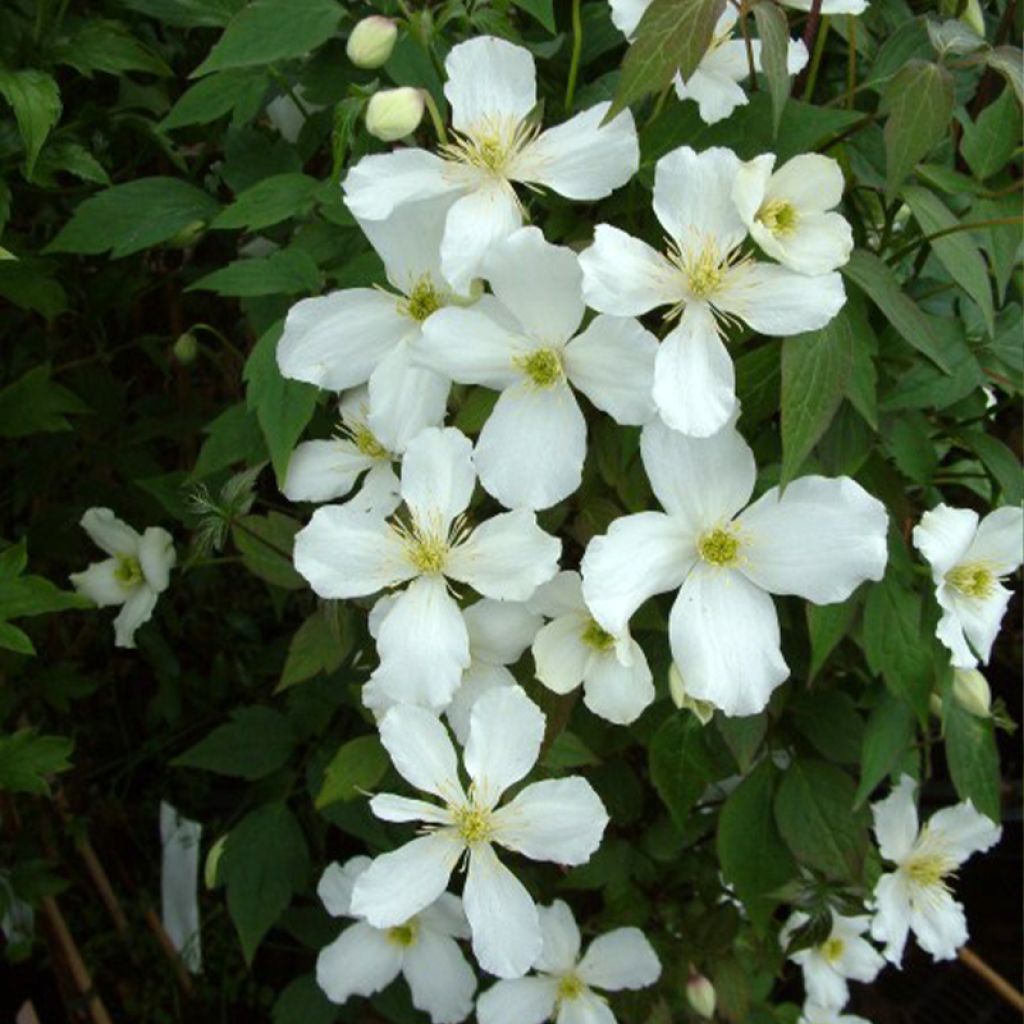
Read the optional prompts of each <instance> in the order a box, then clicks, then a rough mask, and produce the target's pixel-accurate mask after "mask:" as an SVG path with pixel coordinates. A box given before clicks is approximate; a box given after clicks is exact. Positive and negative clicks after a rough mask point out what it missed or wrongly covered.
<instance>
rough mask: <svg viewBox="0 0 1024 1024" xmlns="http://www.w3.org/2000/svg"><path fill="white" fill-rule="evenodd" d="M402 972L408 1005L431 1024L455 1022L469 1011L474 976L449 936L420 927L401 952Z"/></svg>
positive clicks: (463, 1018)
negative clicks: (403, 951) (406, 989)
mask: <svg viewBox="0 0 1024 1024" xmlns="http://www.w3.org/2000/svg"><path fill="white" fill-rule="evenodd" d="M402 973H403V974H404V975H405V980H406V981H407V982H408V983H409V991H410V992H411V993H412V1005H413V1006H415V1007H416V1009H417V1010H423V1011H424V1012H425V1013H427V1014H428V1015H429V1016H430V1019H431V1021H432V1022H433V1024H458V1022H459V1021H463V1020H465V1019H466V1018H467V1017H468V1016H469V1015H470V1013H472V1011H473V993H474V992H476V975H475V974H474V973H473V968H472V967H470V966H469V964H468V963H466V958H465V957H464V956H463V955H462V950H461V949H459V947H458V944H457V943H456V942H455V940H454V939H452V938H450V937H449V936H447V935H438V934H436V933H435V932H431V931H428V930H426V929H421V930H420V932H419V933H418V934H417V936H416V941H415V942H414V943H413V944H412V945H411V946H410V947H409V949H407V950H406V952H405V958H404V961H403V963H402Z"/></svg>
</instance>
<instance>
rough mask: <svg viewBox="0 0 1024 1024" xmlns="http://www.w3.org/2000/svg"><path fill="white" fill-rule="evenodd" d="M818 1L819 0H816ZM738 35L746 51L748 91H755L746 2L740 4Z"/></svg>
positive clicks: (752, 52)
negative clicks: (748, 72)
mask: <svg viewBox="0 0 1024 1024" xmlns="http://www.w3.org/2000/svg"><path fill="white" fill-rule="evenodd" d="M818 2H819V3H820V0H818ZM739 10H740V35H741V36H743V47H744V49H745V50H746V51H747V68H748V69H749V71H750V91H751V92H757V67H756V65H755V64H754V44H753V43H752V42H751V41H750V26H749V25H748V24H747V5H746V2H744V3H743V4H741V5H740V9H739Z"/></svg>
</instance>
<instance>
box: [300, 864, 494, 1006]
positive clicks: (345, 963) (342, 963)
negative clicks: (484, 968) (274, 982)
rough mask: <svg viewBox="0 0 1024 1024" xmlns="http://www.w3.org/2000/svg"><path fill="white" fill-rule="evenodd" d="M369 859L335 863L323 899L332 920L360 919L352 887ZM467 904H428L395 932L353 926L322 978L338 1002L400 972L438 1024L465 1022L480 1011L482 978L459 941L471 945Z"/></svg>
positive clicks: (329, 952) (325, 957)
mask: <svg viewBox="0 0 1024 1024" xmlns="http://www.w3.org/2000/svg"><path fill="white" fill-rule="evenodd" d="M371 863H372V862H371V861H370V858H369V857H353V858H352V859H351V860H349V861H347V862H346V863H345V864H344V865H341V864H331V865H330V866H329V867H328V868H327V870H326V871H324V873H323V876H322V877H321V879H320V884H319V885H318V886H317V890H316V891H317V894H318V895H319V897H320V900H321V902H322V903H323V905H324V907H326V908H327V912H328V913H329V914H330V915H331V916H332V917H357V918H358V916H359V915H357V914H354V913H353V910H352V889H353V887H354V885H355V883H356V880H357V879H358V878H359V876H360V875H361V874H362V873H363V872H364V871H365V870H366V869H367V868H368V867H369V866H370V864H371ZM468 938H469V926H468V925H467V923H466V915H465V914H464V913H463V911H462V900H460V899H459V898H458V896H453V895H451V893H447V892H445V893H441V895H440V896H438V898H437V899H436V900H435V901H434V902H433V903H431V904H430V905H429V906H426V907H424V908H423V909H422V910H421V911H419V913H417V914H414V915H413V916H412V917H410V918H409V919H408V920H407V921H403V922H402V923H401V924H397V925H393V926H392V927H390V928H374V927H373V925H370V924H367V923H366V922H365V921H363V920H357V921H356V923H355V924H352V925H349V927H348V928H346V929H345V930H344V931H343V932H342V933H341V934H340V935H339V936H338V937H337V938H336V939H335V940H334V941H333V942H332V943H330V945H327V946H325V947H324V948H323V949H322V950H321V951H320V955H319V956H318V957H317V958H316V980H317V984H318V985H319V986H320V988H321V989H322V990H323V992H324V994H325V995H326V996H327V998H328V999H330V1001H331V1002H332V1003H339V1004H340V1003H344V1002H347V1001H348V1000H349V999H350V998H351V997H352V996H371V995H374V994H375V993H377V992H380V991H381V990H382V989H385V988H387V987H388V985H390V984H391V982H393V981H394V980H395V978H397V977H398V975H399V974H401V975H402V976H403V977H404V978H405V980H406V983H407V984H408V985H409V991H410V993H411V994H412V1004H413V1006H415V1007H416V1009H417V1010H422V1011H423V1012H424V1013H426V1014H428V1015H429V1017H430V1019H431V1021H432V1022H433V1024H458V1022H459V1021H463V1020H465V1019H466V1018H467V1017H468V1016H469V1015H470V1013H471V1012H472V1010H473V993H474V992H475V991H476V975H475V974H474V973H473V969H472V968H471V967H470V966H469V964H468V963H466V958H465V957H464V956H463V955H462V950H461V949H459V946H458V943H457V942H456V941H455V940H456V939H468Z"/></svg>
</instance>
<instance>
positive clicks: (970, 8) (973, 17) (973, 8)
mask: <svg viewBox="0 0 1024 1024" xmlns="http://www.w3.org/2000/svg"><path fill="white" fill-rule="evenodd" d="M960 20H961V21H962V22H963V23H964V24H965V25H966V26H967V27H968V28H970V29H973V30H974V31H975V32H977V34H978V35H979V36H981V38H982V39H984V38H985V18H984V16H983V15H982V13H981V4H980V3H978V0H967V5H966V6H965V7H964V9H963V10H962V11H961V12H960Z"/></svg>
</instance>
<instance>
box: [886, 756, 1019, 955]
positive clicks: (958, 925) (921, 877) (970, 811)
mask: <svg viewBox="0 0 1024 1024" xmlns="http://www.w3.org/2000/svg"><path fill="white" fill-rule="evenodd" d="M915 786H916V783H915V782H914V780H913V779H912V778H911V777H910V776H909V775H904V776H903V777H902V778H901V779H900V783H899V785H898V786H897V787H896V788H895V789H894V790H893V791H892V793H890V794H889V796H887V797H886V798H885V799H884V800H882V801H880V802H879V803H877V804H872V806H871V813H872V814H873V815H874V819H875V836H876V837H877V839H878V850H879V852H880V853H881V855H882V857H883V858H884V859H885V860H888V861H892V862H893V863H894V864H895V865H896V870H895V871H893V872H890V873H889V874H885V875H882V877H881V878H880V879H879V880H878V884H877V885H876V886H875V904H876V908H877V909H876V911H875V917H874V920H873V921H872V922H871V935H872V937H873V938H875V939H877V940H878V941H879V942H884V943H886V948H885V958H886V960H889V961H890V962H891V963H894V964H896V965H897V966H899V964H900V961H901V960H902V959H903V947H904V946H905V945H906V943H907V933H908V932H911V931H912V932H913V933H914V935H916V936H917V941H918V944H919V945H920V946H921V948H922V949H924V950H925V951H927V952H928V953H931V955H932V957H933V958H934V959H935V960H952V959H953V957H955V956H956V951H957V948H958V947H959V946H962V945H963V944H964V943H965V942H966V941H967V920H966V918H965V917H964V908H963V907H962V906H961V905H960V904H959V903H958V902H957V901H956V900H955V899H953V895H952V893H951V892H950V886H949V882H950V879H951V878H952V877H953V875H954V874H955V873H956V869H957V868H958V867H960V865H961V864H963V863H964V861H966V860H967V859H968V858H969V857H970V856H971V854H973V853H978V852H984V851H985V850H988V849H990V848H991V847H992V846H994V845H995V844H996V843H997V842H999V839H1000V837H1001V836H1002V834H1003V830H1002V829H1001V828H1000V827H999V826H998V825H996V824H995V823H994V822H992V821H990V820H989V819H988V818H986V817H985V815H983V814H979V813H978V812H977V811H976V810H975V809H974V806H973V805H972V804H971V802H970V800H967V801H965V802H964V803H960V804H956V805H955V806H954V807H945V808H943V809H942V810H941V811H936V813H935V814H933V815H932V816H931V818H930V819H929V820H928V823H927V824H926V825H925V826H924V828H922V829H921V830H920V832H919V831H918V821H917V808H916V807H915V806H914V788H915Z"/></svg>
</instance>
